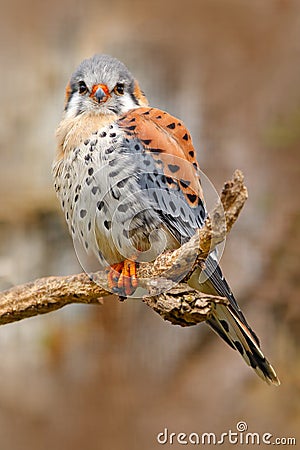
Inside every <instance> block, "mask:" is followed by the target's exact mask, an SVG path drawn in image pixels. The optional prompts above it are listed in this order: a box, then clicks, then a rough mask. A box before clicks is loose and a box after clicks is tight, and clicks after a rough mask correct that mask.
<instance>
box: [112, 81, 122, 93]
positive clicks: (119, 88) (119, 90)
mask: <svg viewBox="0 0 300 450" xmlns="http://www.w3.org/2000/svg"><path fill="white" fill-rule="evenodd" d="M114 93H115V94H117V95H123V94H124V83H117V84H116V86H115V87H114Z"/></svg>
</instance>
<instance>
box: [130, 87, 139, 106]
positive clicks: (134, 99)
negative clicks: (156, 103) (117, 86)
mask: <svg viewBox="0 0 300 450" xmlns="http://www.w3.org/2000/svg"><path fill="white" fill-rule="evenodd" d="M129 94H130V97H131V98H132V100H133V101H134V103H135V104H136V105H139V102H138V100H137V98H136V97H135V95H134V93H133V92H132V91H131V90H130V91H129Z"/></svg>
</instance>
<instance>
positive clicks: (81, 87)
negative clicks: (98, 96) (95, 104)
mask: <svg viewBox="0 0 300 450" xmlns="http://www.w3.org/2000/svg"><path fill="white" fill-rule="evenodd" d="M87 91H88V88H87V86H86V84H85V82H84V81H79V83H78V92H79V94H86V93H87Z"/></svg>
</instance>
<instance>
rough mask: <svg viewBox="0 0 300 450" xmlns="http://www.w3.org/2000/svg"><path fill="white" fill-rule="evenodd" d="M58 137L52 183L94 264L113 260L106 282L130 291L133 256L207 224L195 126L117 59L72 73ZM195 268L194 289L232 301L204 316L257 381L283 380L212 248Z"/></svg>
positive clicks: (92, 62) (101, 58)
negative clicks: (165, 107)
mask: <svg viewBox="0 0 300 450" xmlns="http://www.w3.org/2000/svg"><path fill="white" fill-rule="evenodd" d="M57 144H58V145H57V154H56V159H55V162H54V166H53V174H54V179H55V189H56V192H57V195H58V197H59V198H60V201H61V205H62V208H63V210H64V213H65V217H66V221H67V223H68V226H69V230H70V233H71V234H72V236H73V239H74V241H75V240H76V241H78V242H80V244H81V245H82V247H83V248H84V249H85V250H86V251H87V252H90V253H92V254H93V255H94V256H95V257H96V258H97V259H98V262H99V266H101V267H102V268H103V267H104V266H110V270H109V273H108V284H109V287H110V288H111V289H112V291H115V292H118V293H119V294H120V295H122V296H130V295H131V294H132V292H133V291H134V290H135V289H136V287H137V286H138V280H137V278H136V271H135V268H136V263H138V262H139V261H146V260H153V259H154V258H155V257H156V256H157V255H158V254H159V253H160V252H161V251H162V250H163V249H168V250H171V249H175V248H178V247H179V246H180V245H181V244H182V243H184V242H186V241H188V240H189V239H190V238H191V237H192V236H193V234H194V233H195V231H196V230H197V229H198V228H201V227H202V226H203V224H204V221H205V218H206V216H207V211H206V208H205V203H204V198H203V193H202V189H201V183H200V176H199V168H198V163H197V160H196V152H195V149H194V147H193V144H192V139H191V135H190V133H189V131H188V130H187V128H186V127H185V126H184V124H183V123H182V121H181V120H179V119H176V118H175V117H172V116H171V115H170V114H168V113H167V112H165V111H161V110H159V109H157V108H151V107H149V106H148V101H147V99H146V97H145V94H144V93H143V91H142V90H141V89H140V87H139V84H138V82H137V81H136V80H135V79H134V77H133V76H132V75H131V73H130V72H129V70H128V69H127V67H126V66H125V65H124V64H123V63H121V62H120V61H118V60H117V59H115V58H113V57H111V56H108V55H95V56H93V57H92V58H90V59H86V60H84V61H83V62H82V63H81V64H80V65H79V67H78V68H77V69H76V70H75V72H74V73H73V75H72V76H71V80H70V82H69V84H68V86H67V89H66V98H65V109H64V113H63V118H62V120H61V122H60V124H59V126H58V129H57ZM162 246H163V248H162ZM195 273H196V276H195ZM195 273H194V275H193V277H192V280H191V281H190V284H191V285H192V286H193V288H195V289H198V290H200V291H203V292H208V293H212V294H215V295H219V296H223V297H226V298H227V299H228V300H229V305H228V306H225V305H216V307H215V309H214V311H213V312H212V314H211V316H210V318H209V319H208V320H207V323H208V325H210V327H211V328H212V329H213V330H214V331H215V332H216V333H217V334H218V335H219V336H221V337H222V338H223V339H224V341H226V342H227V344H229V345H230V346H231V347H232V348H233V349H235V350H237V351H238V352H239V353H240V354H241V355H242V357H243V359H244V360H245V361H246V363H247V364H248V365H249V366H251V367H252V368H253V369H254V370H255V372H256V373H257V374H258V375H259V376H260V377H261V378H262V379H263V380H265V381H267V382H268V383H270V384H271V383H273V384H275V385H279V384H280V382H279V379H278V378H277V375H276V373H275V371H274V369H273V367H272V366H271V364H270V363H269V362H268V360H267V359H266V358H265V356H264V355H263V353H262V351H261V349H260V344H259V340H258V338H257V336H256V334H255V333H254V332H253V331H252V329H251V328H250V326H249V325H248V323H247V321H246V319H245V316H244V315H243V313H242V311H241V310H240V308H239V306H238V304H237V302H236V300H235V298H234V296H233V294H232V292H231V290H230V288H229V286H228V284H227V282H226V280H225V278H224V276H223V275H222V272H221V269H220V267H219V265H218V261H217V258H216V252H212V253H211V254H210V255H209V256H208V258H207V259H206V262H205V268H204V269H202V271H201V270H200V268H199V270H198V271H196V272H195Z"/></svg>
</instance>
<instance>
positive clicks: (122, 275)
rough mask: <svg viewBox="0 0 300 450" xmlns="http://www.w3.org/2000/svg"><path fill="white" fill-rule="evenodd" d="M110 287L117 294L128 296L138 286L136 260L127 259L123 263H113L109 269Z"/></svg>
mask: <svg viewBox="0 0 300 450" xmlns="http://www.w3.org/2000/svg"><path fill="white" fill-rule="evenodd" d="M107 280H108V287H109V289H111V290H112V291H113V292H115V293H116V294H119V295H121V296H126V297H128V296H129V295H131V294H132V293H133V292H134V291H135V289H136V288H137V286H138V279H137V276H136V262H135V261H132V260H130V259H125V261H123V262H121V263H116V264H112V265H111V266H110V268H109V269H108V276H107Z"/></svg>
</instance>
